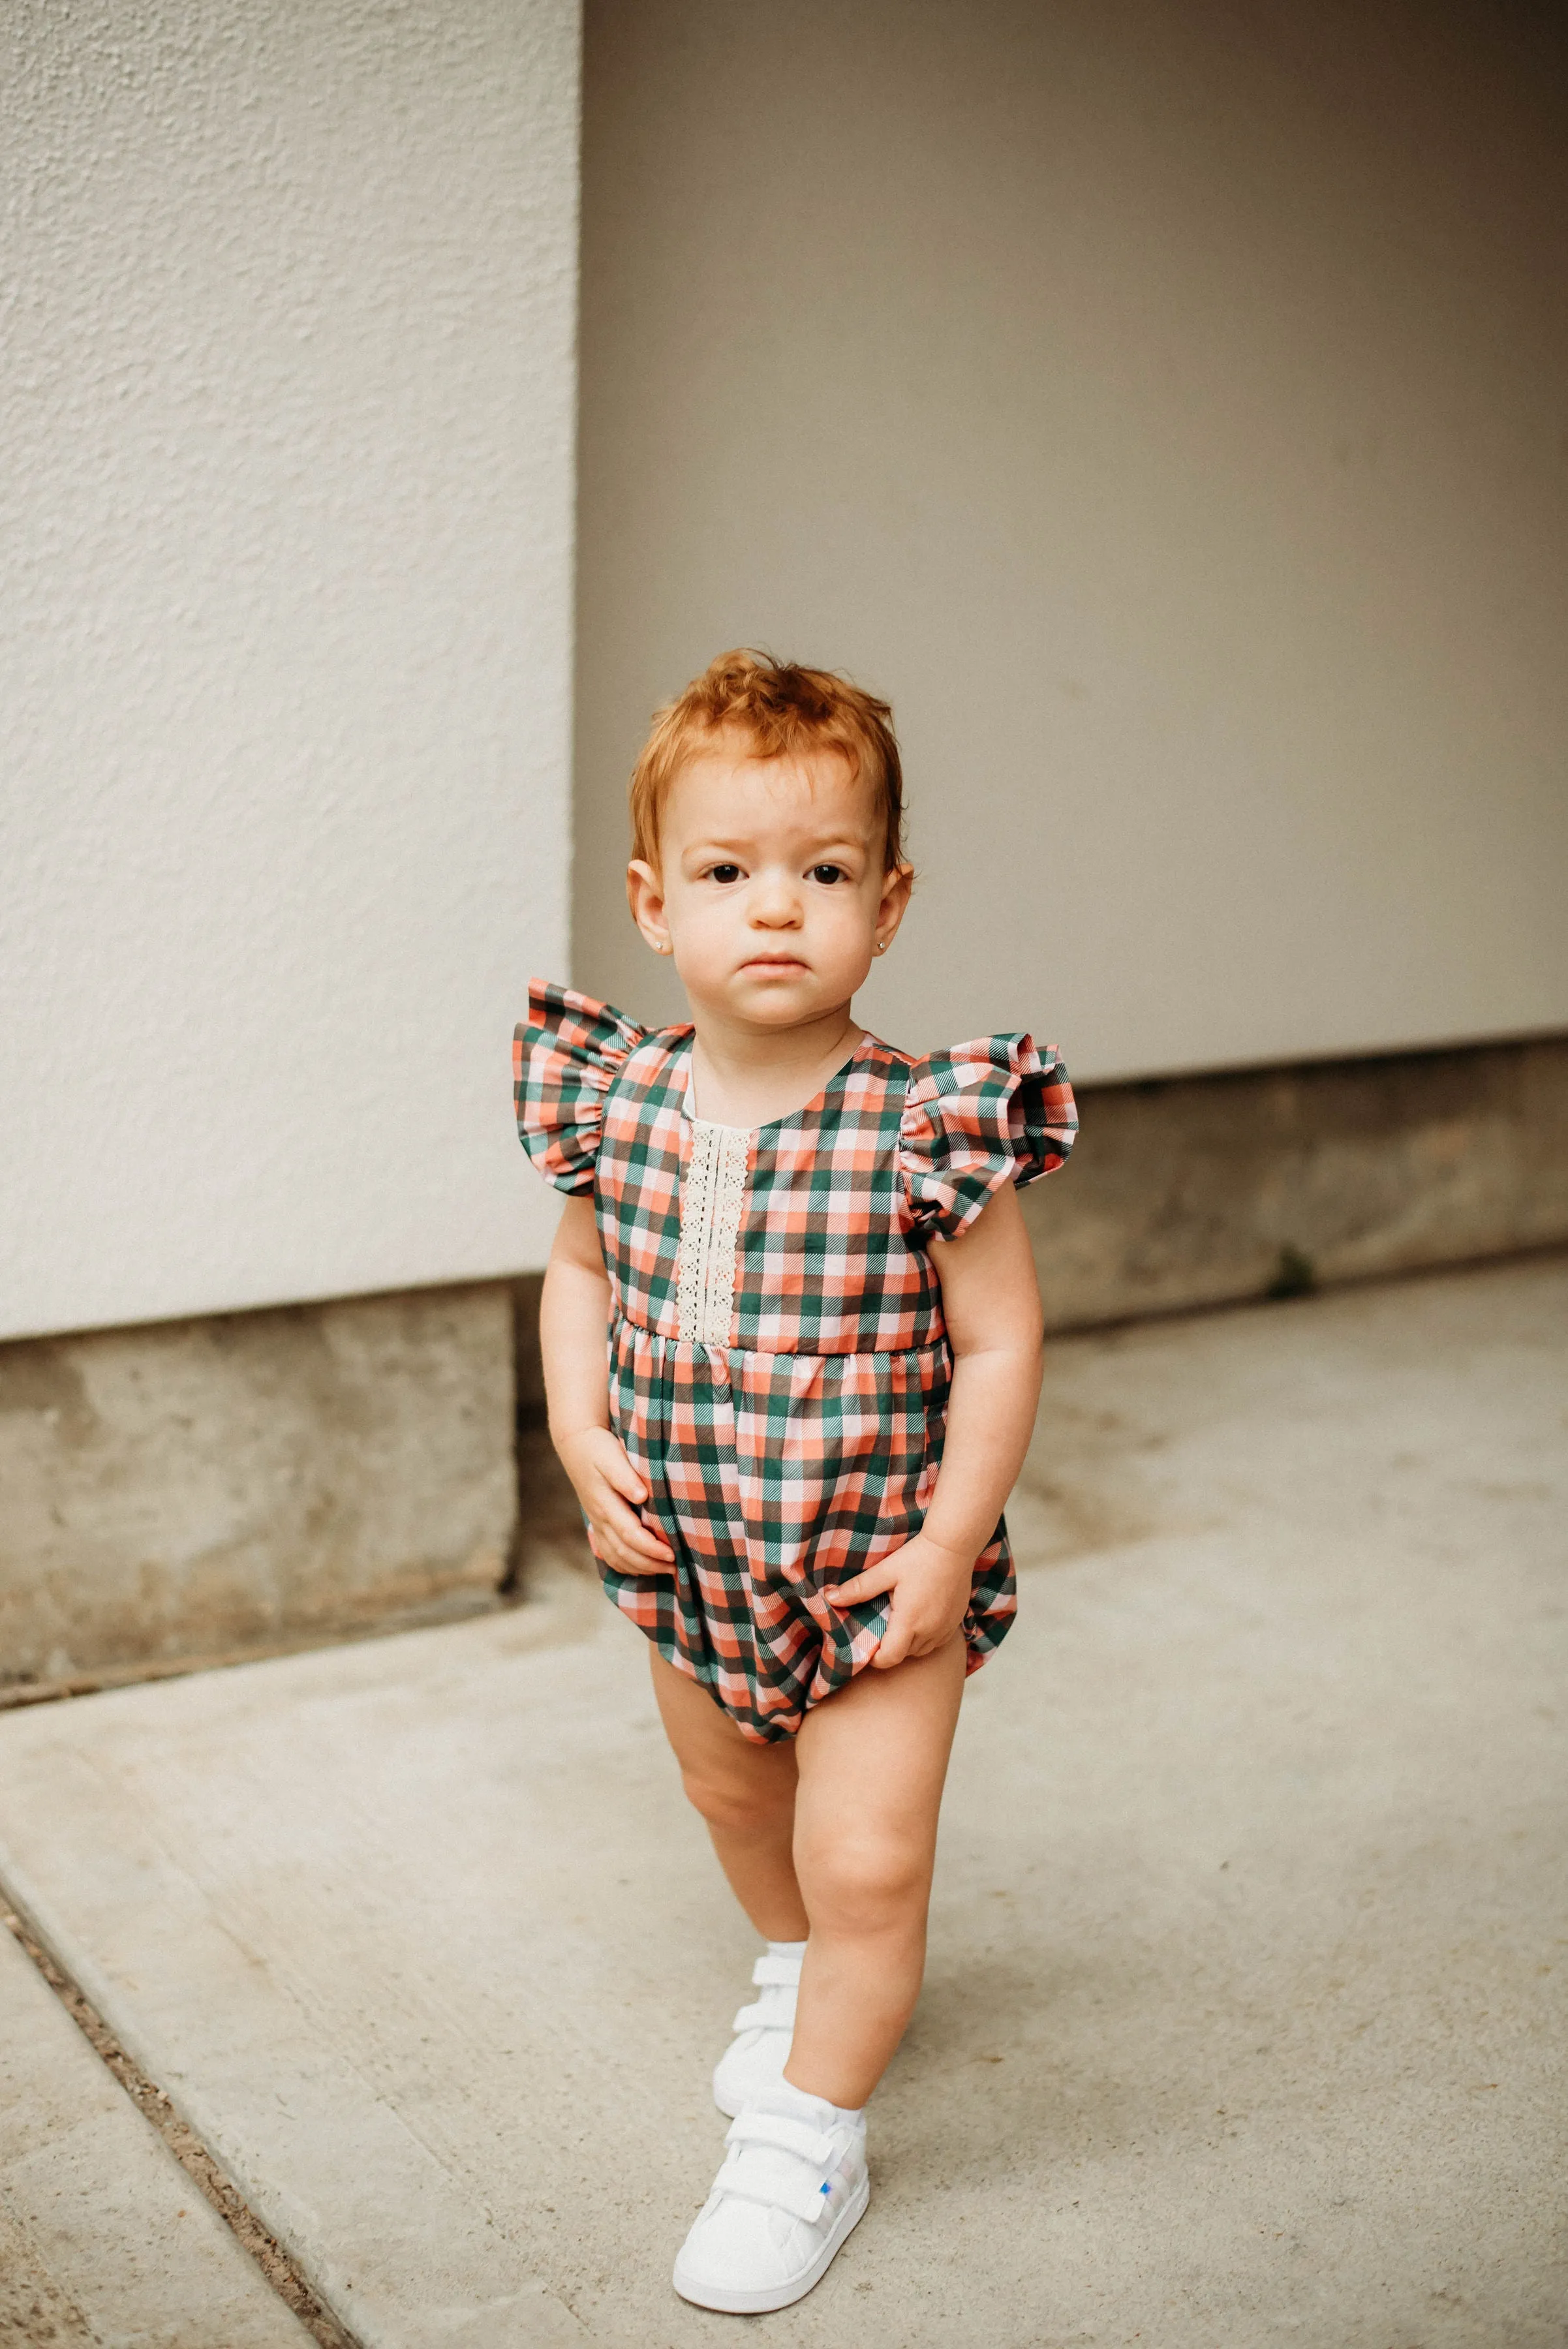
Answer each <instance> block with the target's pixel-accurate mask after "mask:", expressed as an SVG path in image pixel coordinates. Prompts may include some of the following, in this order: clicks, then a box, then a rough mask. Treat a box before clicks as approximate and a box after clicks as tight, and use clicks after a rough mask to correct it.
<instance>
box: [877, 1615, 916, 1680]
mask: <svg viewBox="0 0 1568 2349" xmlns="http://www.w3.org/2000/svg"><path fill="white" fill-rule="evenodd" d="M914 1638H915V1635H914V1633H913V1631H912V1630H910V1629H909V1625H908V1624H907V1623H900V1622H899V1620H898V1616H897V1614H895V1615H894V1617H893V1619H892V1621H891V1622H890V1623H889V1624H888V1628H887V1630H885V1631H884V1632H883V1634H882V1644H881V1646H880V1647H879V1648H878V1649H877V1652H876V1654H875V1655H874V1656H873V1657H872V1659H871V1661H872V1663H873V1665H874V1666H875V1668H876V1670H877V1671H879V1672H890V1671H892V1670H893V1667H894V1666H895V1665H896V1664H901V1663H902V1662H903V1661H904V1659H905V1657H906V1656H907V1655H908V1654H909V1650H910V1648H911V1647H912V1646H913V1644H914Z"/></svg>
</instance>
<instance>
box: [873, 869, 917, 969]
mask: <svg viewBox="0 0 1568 2349" xmlns="http://www.w3.org/2000/svg"><path fill="white" fill-rule="evenodd" d="M914 885H915V868H914V866H913V865H912V864H895V865H894V867H893V869H892V871H891V872H890V873H888V874H884V875H883V880H882V895H881V898H880V900H879V901H878V903H877V953H878V954H880V953H881V952H882V950H883V948H884V947H890V946H891V945H892V943H893V940H894V939H895V938H896V937H897V936H898V925H899V923H900V922H901V921H902V920H903V918H904V916H905V913H906V912H907V911H908V908H909V892H910V890H911V889H912V888H913V887H914Z"/></svg>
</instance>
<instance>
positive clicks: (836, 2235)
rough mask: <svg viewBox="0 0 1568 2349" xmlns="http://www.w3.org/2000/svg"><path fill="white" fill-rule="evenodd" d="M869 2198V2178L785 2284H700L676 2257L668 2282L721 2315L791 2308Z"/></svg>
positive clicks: (839, 2247) (849, 2230) (828, 2260)
mask: <svg viewBox="0 0 1568 2349" xmlns="http://www.w3.org/2000/svg"><path fill="white" fill-rule="evenodd" d="M870 2199H871V2180H870V2179H869V2178H862V2179H861V2181H860V2183H859V2185H858V2186H857V2189H856V2190H855V2192H854V2193H853V2194H852V2195H851V2196H850V2198H849V2199H848V2201H847V2202H846V2204H845V2206H844V2208H843V2209H842V2210H841V2211H840V2212H839V2214H838V2216H837V2218H836V2220H834V2222H833V2228H832V2231H831V2233H830V2234H829V2235H828V2237H827V2240H826V2242H825V2243H824V2244H823V2247H822V2249H821V2251H819V2252H818V2253H817V2255H816V2257H815V2260H813V2261H812V2263H811V2265H810V2267H808V2268H807V2269H805V2271H804V2272H803V2273H802V2274H800V2275H798V2276H795V2277H794V2278H793V2279H792V2280H791V2281H790V2282H788V2283H775V2284H766V2285H763V2287H762V2289H761V2290H759V2291H755V2292H742V2291H739V2290H736V2289H732V2288H731V2287H730V2286H729V2285H726V2284H708V2283H700V2282H698V2281H697V2279H696V2278H695V2277H694V2276H685V2277H683V2276H682V2274H681V2267H680V2261H679V2260H677V2261H676V2262H675V2273H674V2275H673V2276H672V2278H671V2279H670V2281H671V2282H673V2284H674V2286H675V2289H676V2291H677V2292H679V2293H680V2297H681V2299H682V2300H689V2301H690V2302H691V2304H692V2306H693V2307H694V2308H716V2309H717V2310H718V2311H719V2313H720V2314H721V2315H722V2316H767V2315H769V2314H771V2313H772V2312H773V2311H774V2309H775V2308H793V2307H794V2303H795V2302H796V2301H797V2300H804V2299H805V2295H806V2293H807V2292H811V2291H813V2290H815V2287H816V2285H818V2284H819V2283H820V2282H822V2279H823V2277H824V2276H825V2275H826V2273H827V2271H828V2269H829V2268H830V2267H831V2266H832V2265H833V2262H834V2261H835V2260H836V2258H837V2257H838V2254H839V2252H840V2251H842V2250H843V2248H844V2246H845V2244H846V2241H847V2240H848V2239H849V2237H850V2235H851V2234H852V2233H853V2232H854V2230H855V2229H856V2228H857V2226H858V2225H859V2224H860V2221H861V2220H862V2219H863V2218H864V2217H865V2216H866V2205H867V2202H869V2201H870Z"/></svg>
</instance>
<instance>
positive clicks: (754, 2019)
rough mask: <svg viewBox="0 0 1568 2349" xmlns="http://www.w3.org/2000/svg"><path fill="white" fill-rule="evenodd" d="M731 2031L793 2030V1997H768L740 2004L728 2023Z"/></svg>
mask: <svg viewBox="0 0 1568 2349" xmlns="http://www.w3.org/2000/svg"><path fill="white" fill-rule="evenodd" d="M730 2028H731V2030H732V2031H793V2030H794V1997H793V1995H792V1996H790V1997H789V1998H769V1999H762V1998H759V1999H758V2000H756V2002H754V2004H753V2005H751V2006H742V2008H740V2009H739V2011H738V2012H737V2013H736V2016H735V2020H734V2022H733V2023H732V2024H731V2025H730Z"/></svg>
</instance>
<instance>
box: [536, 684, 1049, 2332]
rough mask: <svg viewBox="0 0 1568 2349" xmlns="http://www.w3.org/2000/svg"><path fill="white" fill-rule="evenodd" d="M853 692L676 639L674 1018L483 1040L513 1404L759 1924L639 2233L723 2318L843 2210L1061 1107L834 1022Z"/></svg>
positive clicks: (892, 870)
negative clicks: (671, 2167) (638, 1647)
mask: <svg viewBox="0 0 1568 2349" xmlns="http://www.w3.org/2000/svg"><path fill="white" fill-rule="evenodd" d="M891 716H892V713H891V711H890V709H888V705H887V703H886V702H883V701H878V700H877V699H876V698H874V697H873V696H872V695H870V694H868V693H865V692H863V691H861V690H859V689H858V688H856V687H854V686H851V685H847V684H846V683H844V682H843V681H842V680H841V679H839V678H836V677H833V676H831V675H828V674H826V672H824V671H822V670H819V669H810V668H802V667H795V666H794V665H786V664H783V663H776V662H774V661H772V660H770V659H768V658H765V657H761V656H759V655H756V654H753V653H742V652H736V653H726V654H724V655H722V657H720V658H719V659H718V660H716V661H715V662H713V664H712V666H711V667H710V668H709V669H708V670H707V671H706V672H705V674H704V675H703V676H701V677H700V678H697V679H696V680H695V681H694V682H693V683H692V684H691V686H689V687H688V688H687V689H686V691H685V692H684V693H683V694H681V695H680V698H679V699H678V700H676V701H674V702H672V703H671V704H670V706H669V708H667V709H663V710H661V711H660V712H659V715H658V717H657V719H655V721H654V726H653V730H652V733H651V735H650V736H649V741H648V744H647V746H646V748H645V749H644V750H643V753H642V756H641V758H640V759H639V762H638V765H637V769H636V771H635V773H634V775H633V778H632V787H631V810H632V826H633V835H634V839H633V845H634V850H635V854H634V858H633V862H632V864H631V865H630V867H629V869H628V891H629V895H630V901H631V912H632V916H633V918H634V920H635V921H636V923H637V926H638V927H639V930H640V931H641V933H642V936H643V937H644V938H645V939H646V941H647V943H648V945H649V947H651V948H652V950H653V951H654V953H655V954H659V955H670V956H671V957H673V959H674V963H675V968H676V969H677V971H678V972H679V973H680V978H681V982H682V984H683V986H684V988H685V990H686V994H687V998H688V999H689V1002H690V1004H691V1024H690V1025H689V1026H688V1025H681V1026H679V1027H674V1028H665V1029H660V1030H657V1031H656V1032H653V1033H649V1031H648V1030H645V1029H643V1028H640V1027H639V1026H638V1025H637V1023H636V1022H635V1021H634V1020H632V1019H628V1018H626V1017H625V1016H624V1015H623V1014H622V1013H621V1012H618V1011H615V1010H612V1009H610V1007H609V1006H608V1005H607V1004H603V1003H595V1002H592V1001H590V1000H589V999H588V998H587V997H586V996H582V995H578V994H576V993H574V992H573V990H572V989H570V988H557V987H552V986H545V985H543V984H539V983H535V985H534V986H533V988H531V989H530V994H529V1018H528V1021H527V1024H526V1025H525V1026H524V1027H523V1028H520V1029H519V1030H518V1037H517V1115H518V1123H519V1127H520V1130H521V1133H522V1136H523V1142H524V1148H525V1149H526V1150H527V1152H528V1154H529V1155H530V1157H531V1158H532V1159H533V1161H534V1163H535V1165H536V1166H537V1167H538V1169H539V1171H540V1172H541V1173H542V1174H544V1176H545V1180H546V1181H547V1182H550V1183H552V1184H554V1185H556V1188H557V1189H558V1190H561V1191H564V1192H566V1194H567V1197H566V1206H565V1210H564V1212H563V1215H562V1217H561V1223H560V1229H559V1232H558V1235H557V1237H556V1245H555V1249H554V1252H553V1254H552V1257H551V1259H550V1268H549V1272H548V1274H547V1276H546V1278H545V1298H544V1309H543V1340H544V1351H545V1382H546V1387H547V1391H548V1396H549V1409H550V1430H551V1434H552V1436H553V1438H554V1441H555V1444H556V1450H557V1451H558V1453H559V1454H560V1456H561V1459H562V1462H563V1463H564V1464H565V1466H566V1473H567V1475H569V1476H570V1478H571V1480H572V1483H573V1485H574V1486H575V1488H576V1494H577V1497H578V1499H579V1500H580V1502H581V1504H582V1508H583V1514H584V1516H585V1517H586V1518H587V1526H588V1535H589V1539H590V1541H591V1543H592V1546H593V1549H594V1553H595V1556H596V1557H597V1561H598V1565H599V1568H600V1572H601V1574H602V1576H603V1578H604V1583H605V1587H606V1588H607V1592H608V1594H609V1596H610V1597H611V1598H612V1599H614V1601H615V1603H616V1605H617V1606H618V1607H619V1608H620V1609H622V1610H623V1612H624V1613H626V1614H627V1615H628V1616H629V1617H630V1618H631V1619H632V1621H633V1622H634V1623H636V1624H638V1625H639V1627H640V1628H641V1630H643V1631H645V1632H646V1633H647V1635H648V1640H649V1663H650V1665H651V1668H652V1672H653V1682H654V1692H655V1694H656V1696H657V1699H658V1702H659V1712H660V1714H661V1716H662V1719H663V1723H664V1727H665V1730H666V1732H667V1733H668V1735H669V1739H670V1744H671V1746H672V1747H673V1748H674V1752H675V1756H676V1759H677V1762H678V1763H679V1764H680V1773H681V1779H682V1783H683V1785H684V1787H685V1791H686V1793H687V1795H688V1796H689V1797H690V1799H691V1802H692V1803H693V1804H694V1805H695V1806H696V1807H697V1809H698V1810H699V1811H700V1812H701V1816H702V1817H703V1818H704V1820H705V1821H706V1822H707V1826H708V1829H709V1832H710V1834H711V1837H712V1841H713V1847H714V1850H715V1852H716V1853H717V1855H718V1858H719V1862H720V1865H721V1867H722V1868H723V1870H724V1873H725V1875H726V1876H727V1877H728V1878H729V1881H730V1884H731V1887H732V1889H733V1891H734V1894H735V1897H736V1899H738V1900H739V1901H740V1903H741V1906H742V1908H743V1909H744V1910H745V1912H746V1914H747V1916H748V1917H749V1918H750V1919H751V1920H752V1923H753V1925H754V1926H755V1928H756V1930H757V1932H758V1934H759V1935H760V1936H761V1938H762V1940H763V1942H764V1944H765V1949H764V1951H763V1954H762V1955H761V1956H760V1957H759V1958H758V1960H757V1962H756V1965H755V1967H754V1969H753V1984H754V1985H755V1987H756V1989H757V1990H758V1992H759V1993H760V1995H759V1996H758V1997H757V1999H756V2000H755V2002H753V2004H751V2005H749V2006H746V2007H742V2010H741V2013H739V2014H738V2015H737V2017H736V2019H735V2035H734V2038H733V2040H732V2044H731V2046H730V2048H729V2050H728V2052H727V2053H726V2054H724V2056H723V2058H722V2061H721V2062H720V2064H719V2065H718V2068H717V2070H716V2071H715V2073H714V2075H713V2094H714V2101H715V2102H716V2104H717V2105H718V2106H719V2109H720V2111H721V2112H722V2113H724V2114H726V2115H728V2116H732V2126H731V2127H730V2130H729V2133H728V2137H727V2139H726V2143H727V2146H728V2148H729V2150H728V2155H727V2158H726V2159H725V2161H724V2164H723V2167H722V2168H721V2169H720V2171H719V2174H718V2177H717V2178H715V2180H714V2183H713V2190H712V2192H711V2195H710V2196H709V2199H708V2200H707V2202H706V2204H705V2205H704V2207H703V2209H702V2211H701V2215H700V2216H699V2218H698V2219H697V2220H696V2222H695V2224H694V2225H693V2226H692V2228H691V2232H690V2234H689V2235H688V2236H687V2238H686V2241H685V2243H684V2245H683V2246H682V2248H681V2250H680V2254H679V2256H678V2258H677V2260H676V2262H675V2274H674V2282H675V2288H676V2290H677V2292H680V2293H681V2294H682V2295H683V2296H684V2297H685V2298H686V2299H687V2300H689V2301H693V2302H696V2303H697V2304H698V2305H699V2306H701V2307H703V2308H712V2309H722V2310H727V2311H732V2312H734V2313H746V2314H754V2313H761V2312H763V2311H764V2310H768V2309H776V2308H784V2307H787V2306H788V2305H789V2304H790V2302H793V2301H796V2300H799V2299H800V2298H801V2297H802V2296H803V2295H804V2294H805V2292H809V2291H810V2290H811V2288H812V2286H813V2285H814V2284H815V2283H816V2282H818V2281H819V2280H820V2279H821V2277H822V2276H823V2275H824V2274H825V2273H826V2270H827V2268H828V2266H829V2264H830V2262H831V2261H832V2260H833V2258H834V2256H835V2254H836V2252H837V2251H838V2250H839V2248H840V2246H841V2245H842V2243H843V2242H844V2240H845V2239H846V2236H847V2235H848V2233H849V2231H850V2230H851V2228H853V2227H854V2226H855V2224H856V2223H857V2220H859V2218H860V2217H861V2215H862V2213H863V2212H864V2210H865V2209H866V2205H867V2196H868V2193H869V2185H868V2181H867V2168H866V2126H865V2106H866V2104H867V2099H868V2097H869V2096H870V2094H871V2091H872V2090H873V2088H874V2087H875V2086H876V2085H877V2081H878V2079H879V2078H880V2077H881V2075H882V2073H883V2071H884V2070H885V2069H886V2067H887V2064H888V2060H889V2059H890V2057H891V2056H892V2054H893V2051H894V2049H895V2048H896V2047H897V2046H898V2040H899V2037H900V2035H901V2033H902V2032H903V2030H904V2026H905V2024H906V2023H907V2022H908V2021H909V2014H910V2012H911V2010H912V2009H913V2006H914V2003H915V1999H916V1996H917V1994H918V1992H919V1986H920V1974H921V1970H922V1967H923V1964H924V1959H925V1940H926V1913H927V1909H928V1906H929V1895H930V1883H931V1868H932V1862H933V1858H934V1856H935V1848H936V1834H937V1812H938V1806H939V1805H940V1800H941V1792H942V1781H943V1778H944V1776H945V1775H946V1771H947V1762H948V1753H949V1748H950V1744H951V1742H952V1735H953V1730H954V1726H955V1723H956V1722H957V1718H958V1709H959V1698H960V1694H961V1689H962V1686H963V1681H964V1675H965V1673H966V1671H974V1670H975V1669H976V1668H977V1667H978V1666H979V1665H981V1663H983V1662H984V1661H985V1659H986V1657H987V1656H988V1655H989V1654H990V1652H991V1651H992V1649H993V1648H994V1647H995V1646H996V1644H997V1642H998V1641H999V1640H1001V1639H1002V1636H1003V1635H1004V1633H1005V1632H1006V1630H1007V1628H1008V1625H1009V1623H1010V1621H1011V1619H1012V1614H1013V1609H1014V1604H1015V1600H1014V1590H1013V1578H1012V1566H1011V1562H1010V1558H1009V1554H1008V1546H1007V1534H1006V1528H1005V1526H1004V1525H1003V1523H1002V1514H1001V1512H1002V1503H1003V1501H1004V1500H1005V1498H1006V1496H1007V1494H1008V1492H1009V1490H1010V1489H1011V1487H1012V1483H1013V1480H1014V1478H1015V1476H1016V1475H1017V1473H1018V1470H1019V1466H1020V1464H1021V1463H1022V1461H1023V1454H1024V1448H1025V1446H1026V1444H1027V1443H1028V1441H1029V1434H1030V1430H1031V1427H1032V1424H1033V1415H1034V1409H1035V1404H1036V1402H1037V1400H1038V1396H1039V1388H1040V1348H1041V1312H1040V1301H1039V1293H1038V1290H1037V1288H1036V1285H1035V1278H1034V1268H1033V1260H1032V1258H1031V1255H1030V1250H1029V1244H1028V1240H1027V1237H1026V1235H1025V1232H1024V1226H1023V1215H1022V1213H1021V1211H1020V1208H1019V1206H1018V1202H1017V1199H1016V1198H1015V1196H1014V1189H1015V1186H1017V1185H1023V1184H1024V1183H1030V1182H1033V1180H1034V1179H1035V1178H1036V1176H1038V1175H1042V1174H1048V1173H1050V1172H1051V1170H1052V1169H1053V1168H1054V1167H1057V1166H1060V1164H1062V1162H1063V1160H1064V1157H1065V1156H1066V1154H1067V1152H1068V1149H1069V1148H1070V1146H1071V1143H1072V1139H1073V1134H1074V1131H1075V1123H1076V1121H1075V1116H1074V1112H1073V1103H1072V1094H1071V1092H1070V1091H1069V1089H1068V1085H1067V1081H1066V1078H1065V1075H1064V1071H1063V1069H1062V1065H1061V1063H1060V1061H1057V1060H1056V1058H1055V1057H1054V1054H1052V1053H1050V1052H1049V1051H1048V1052H1046V1053H1045V1054H1044V1057H1042V1055H1041V1054H1040V1053H1039V1052H1037V1051H1036V1050H1035V1049H1034V1046H1033V1044H1032V1042H1031V1041H1030V1040H1029V1038H1028V1037H1027V1036H1024V1035H1013V1036H992V1037H987V1038H985V1039H983V1040H981V1041H979V1042H976V1043H970V1044H961V1045H958V1046H956V1047H954V1048H953V1049H952V1050H947V1051H939V1052H931V1053H929V1054H927V1055H926V1056H925V1057H923V1058H921V1059H913V1058H911V1056H910V1055H909V1053H907V1052H900V1051H897V1050H894V1049H893V1048H892V1047H891V1046H890V1045H888V1044H884V1043H881V1042H879V1041H878V1040H877V1038H876V1037H875V1036H871V1035H868V1034H867V1032H866V1031H865V1030H863V1029H862V1028H860V1027H859V1026H857V1023H856V1020H855V1018H854V1014H853V1011H852V1009H851V999H852V998H853V996H854V993H855V990H856V988H857V987H858V986H859V985H860V984H861V982H862V980H863V979H864V978H865V977H866V975H867V971H868V970H869V968H870V967H871V963H872V960H873V958H874V957H877V956H878V955H881V954H885V953H886V952H887V950H888V947H890V946H891V945H892V943H893V940H894V937H895V936H896V935H897V933H898V925H899V922H900V920H901V919H902V917H903V914H904V909H905V907H906V905H908V903H909V890H910V885H911V881H912V879H913V875H912V873H911V870H910V867H909V864H908V863H907V862H906V861H905V856H904V850H903V842H902V824H903V816H902V781H901V775H900V768H899V760H898V746H897V743H896V741H895V740H894V736H893V732H892V727H891Z"/></svg>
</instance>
